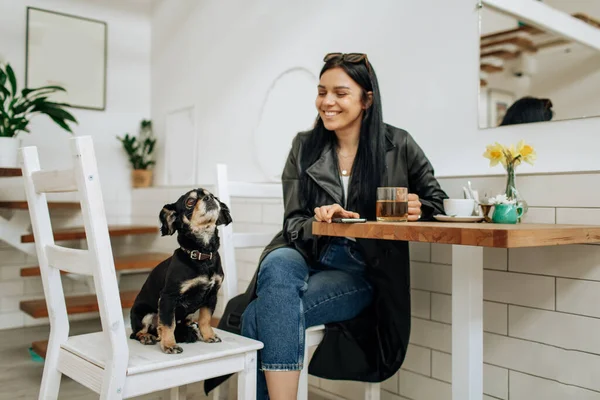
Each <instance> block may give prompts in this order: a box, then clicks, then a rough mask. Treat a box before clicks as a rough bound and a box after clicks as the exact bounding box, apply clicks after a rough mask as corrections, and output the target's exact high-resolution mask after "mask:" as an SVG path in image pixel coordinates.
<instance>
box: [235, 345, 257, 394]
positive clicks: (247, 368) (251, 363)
mask: <svg viewBox="0 0 600 400" xmlns="http://www.w3.org/2000/svg"><path fill="white" fill-rule="evenodd" d="M237 379H238V381H237V384H238V388H237V392H238V395H237V398H238V400H246V399H255V398H256V351H252V352H249V353H246V360H245V362H244V370H243V371H241V372H239V373H238V378H237Z"/></svg>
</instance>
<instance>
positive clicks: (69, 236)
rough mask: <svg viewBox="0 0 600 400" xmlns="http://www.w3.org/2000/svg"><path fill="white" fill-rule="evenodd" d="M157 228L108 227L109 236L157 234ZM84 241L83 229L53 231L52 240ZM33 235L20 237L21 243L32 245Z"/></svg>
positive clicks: (140, 226) (144, 226)
mask: <svg viewBox="0 0 600 400" xmlns="http://www.w3.org/2000/svg"><path fill="white" fill-rule="evenodd" d="M157 232H158V227H156V226H147V225H121V226H119V225H113V226H109V227H108V233H109V235H110V236H126V235H139V234H144V233H157ZM74 239H85V229H83V228H68V229H60V230H56V231H54V240H55V241H59V240H74ZM33 242H34V239H33V233H30V234H27V235H23V236H21V243H33Z"/></svg>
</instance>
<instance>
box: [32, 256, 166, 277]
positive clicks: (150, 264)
mask: <svg viewBox="0 0 600 400" xmlns="http://www.w3.org/2000/svg"><path fill="white" fill-rule="evenodd" d="M170 256H171V254H167V253H143V254H129V255H126V256H118V257H115V270H117V271H126V270H144V269H152V268H154V267H156V266H157V265H158V264H159V263H160V262H162V261H164V260H166V259H167V258H169V257H170ZM61 273H62V274H66V272H64V271H61ZM21 276H40V267H27V268H22V269H21Z"/></svg>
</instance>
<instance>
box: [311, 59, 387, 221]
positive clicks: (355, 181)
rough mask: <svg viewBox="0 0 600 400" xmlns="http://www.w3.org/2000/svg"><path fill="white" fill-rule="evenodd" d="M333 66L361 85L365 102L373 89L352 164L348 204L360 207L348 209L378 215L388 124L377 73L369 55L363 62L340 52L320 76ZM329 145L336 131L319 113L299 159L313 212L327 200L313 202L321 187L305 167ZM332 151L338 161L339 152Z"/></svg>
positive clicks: (328, 61) (363, 215)
mask: <svg viewBox="0 0 600 400" xmlns="http://www.w3.org/2000/svg"><path fill="white" fill-rule="evenodd" d="M332 68H341V69H343V70H344V71H345V72H346V74H348V76H350V78H352V79H353V80H354V81H355V82H356V83H357V84H358V85H359V86H360V87H361V88H362V90H363V93H362V101H363V103H364V104H367V102H368V95H367V92H373V98H372V104H371V106H370V107H369V108H367V109H366V110H365V111H364V114H363V119H362V123H361V126H360V137H359V143H358V151H357V153H356V157H355V159H354V164H353V166H352V174H351V179H350V187H349V189H348V194H349V196H348V197H349V198H348V204H354V205H356V208H357V209H355V210H349V211H355V212H358V213H359V214H360V215H361V217H363V218H367V219H371V220H373V219H375V202H376V196H377V187H378V186H381V182H382V179H383V177H384V175H385V125H384V123H383V116H382V109H381V95H380V92H379V84H378V83H377V76H376V75H375V71H374V70H373V66H372V65H371V64H370V63H369V61H368V59H367V58H366V56H365V57H364V60H362V61H361V62H349V61H346V60H345V58H344V57H343V56H341V55H340V56H339V57H333V58H331V59H328V60H327V61H326V62H325V65H324V66H323V68H322V69H321V72H320V74H319V77H321V76H322V75H323V73H325V71H327V70H329V69H332ZM328 145H331V146H333V148H334V149H335V146H337V137H336V136H335V132H333V131H330V130H328V129H327V128H325V125H324V124H323V121H322V120H321V118H320V116H319V115H317V119H316V122H315V126H314V128H313V130H312V132H311V134H310V135H309V137H308V138H307V140H306V141H305V142H304V144H303V147H302V152H301V154H302V157H301V160H300V165H301V168H302V177H301V182H302V194H303V195H304V205H305V207H306V208H307V211H308V212H309V213H312V212H313V209H314V207H316V206H322V205H324V204H314V202H315V199H316V198H317V192H318V190H319V188H318V187H317V185H316V183H315V182H314V181H313V180H312V179H311V178H310V177H309V176H308V174H307V173H306V169H307V168H308V167H310V166H311V165H312V164H313V163H314V162H315V161H317V160H318V159H319V157H320V155H321V151H322V150H323V148H325V147H326V146H328ZM333 153H334V157H335V160H336V163H337V152H336V151H334V152H333ZM342 206H343V205H342Z"/></svg>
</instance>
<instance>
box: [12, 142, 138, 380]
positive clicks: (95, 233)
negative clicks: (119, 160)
mask: <svg viewBox="0 0 600 400" xmlns="http://www.w3.org/2000/svg"><path fill="white" fill-rule="evenodd" d="M70 145H71V156H72V160H73V167H72V168H70V169H66V170H59V171H49V170H42V169H41V168H40V162H39V157H38V151H37V148H36V147H34V146H32V147H24V148H21V168H22V171H23V181H24V184H25V193H26V196H27V203H28V205H29V213H30V217H31V224H32V228H33V235H34V238H35V246H36V251H37V256H38V261H39V265H40V271H41V277H42V283H43V286H44V295H45V297H46V306H47V308H48V316H49V318H50V342H49V346H60V344H61V343H64V342H65V341H66V340H67V338H68V336H69V319H68V315H67V308H66V304H65V297H64V291H63V287H62V282H61V277H60V271H61V270H62V271H67V272H70V273H74V274H82V275H87V276H91V277H93V280H94V287H95V291H96V296H97V299H98V306H99V311H100V318H101V321H102V330H103V332H104V334H105V335H106V339H107V342H108V343H107V344H109V345H110V346H111V349H107V353H110V354H113V355H117V354H118V355H119V357H113V358H112V362H111V355H110V354H109V355H108V357H107V364H106V369H107V370H108V369H113V368H123V366H122V363H123V361H122V360H125V367H126V363H127V360H128V347H127V342H126V341H127V338H126V333H125V325H124V321H123V313H122V308H121V300H120V296H119V289H118V284H117V277H116V272H115V265H114V259H113V253H112V248H111V244H110V237H109V234H108V225H107V222H106V214H105V211H104V202H103V199H102V191H101V186H100V179H99V176H98V168H97V164H96V156H95V154H94V145H93V142H92V139H91V137H89V136H83V137H76V138H73V139H70ZM57 192H78V196H77V197H78V198H79V201H80V203H81V210H82V214H83V215H82V216H83V221H84V225H85V234H86V239H87V250H80V249H70V248H66V247H61V246H58V245H56V244H55V243H54V235H53V233H52V223H51V220H50V213H49V211H48V203H47V200H46V193H57ZM119 359H120V360H119Z"/></svg>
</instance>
